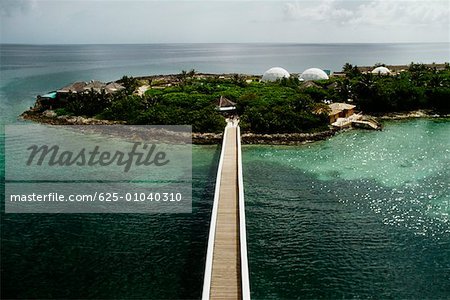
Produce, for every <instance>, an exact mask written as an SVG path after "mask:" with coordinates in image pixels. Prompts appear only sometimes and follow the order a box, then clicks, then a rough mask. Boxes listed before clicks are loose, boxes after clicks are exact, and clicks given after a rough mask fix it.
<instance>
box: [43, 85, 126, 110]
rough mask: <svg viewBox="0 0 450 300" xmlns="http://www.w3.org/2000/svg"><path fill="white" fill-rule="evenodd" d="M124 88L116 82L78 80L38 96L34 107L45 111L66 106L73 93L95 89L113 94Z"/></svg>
mask: <svg viewBox="0 0 450 300" xmlns="http://www.w3.org/2000/svg"><path fill="white" fill-rule="evenodd" d="M123 89H125V87H124V86H122V85H120V84H118V83H116V82H110V83H108V84H106V83H103V82H101V81H98V80H91V81H90V82H84V81H77V82H74V83H72V84H69V85H67V86H64V87H62V88H60V89H58V90H56V91H53V92H50V93H47V94H45V95H42V96H37V99H36V104H35V108H34V109H35V110H39V111H44V110H48V109H50V110H54V109H57V108H61V107H64V106H65V105H66V104H67V102H68V101H69V99H70V97H71V94H87V93H89V92H90V91H94V92H95V93H105V94H106V95H112V94H114V93H116V92H118V91H121V90H123Z"/></svg>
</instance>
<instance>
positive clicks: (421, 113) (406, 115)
mask: <svg viewBox="0 0 450 300" xmlns="http://www.w3.org/2000/svg"><path fill="white" fill-rule="evenodd" d="M373 117H375V118H377V119H379V120H404V119H415V118H449V117H450V115H449V114H437V113H436V112H433V111H431V110H423V109H422V110H414V111H407V112H392V113H386V114H383V115H374V116H373Z"/></svg>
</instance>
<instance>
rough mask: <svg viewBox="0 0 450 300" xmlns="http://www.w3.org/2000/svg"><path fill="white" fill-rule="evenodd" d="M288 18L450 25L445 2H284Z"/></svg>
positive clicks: (377, 0) (378, 0) (370, 23)
mask: <svg viewBox="0 0 450 300" xmlns="http://www.w3.org/2000/svg"><path fill="white" fill-rule="evenodd" d="M284 17H285V20H288V21H300V20H301V21H328V22H334V23H339V24H350V25H375V26H385V25H400V26H401V25H405V26H409V25H414V26H416V25H419V26H420V25H442V26H447V27H448V26H449V25H450V2H448V1H436V0H431V1H397V0H372V1H345V0H319V1H314V2H313V1H297V2H291V3H286V4H285V6H284Z"/></svg>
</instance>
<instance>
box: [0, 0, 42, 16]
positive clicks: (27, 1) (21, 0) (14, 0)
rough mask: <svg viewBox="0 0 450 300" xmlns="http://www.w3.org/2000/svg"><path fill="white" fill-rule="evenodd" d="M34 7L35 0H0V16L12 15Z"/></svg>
mask: <svg viewBox="0 0 450 300" xmlns="http://www.w3.org/2000/svg"><path fill="white" fill-rule="evenodd" d="M35 7H36V1H35V0H0V16H2V17H12V16H14V15H15V14H16V13H22V14H23V13H26V12H28V11H30V10H31V9H34V8H35Z"/></svg>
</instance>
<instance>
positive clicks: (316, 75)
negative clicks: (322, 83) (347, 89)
mask: <svg viewBox="0 0 450 300" xmlns="http://www.w3.org/2000/svg"><path fill="white" fill-rule="evenodd" d="M302 79H303V80H324V79H328V75H327V73H325V72H324V71H322V70H321V69H317V68H310V69H307V70H305V71H304V72H303V73H302V74H301V75H300V80H302Z"/></svg>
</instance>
